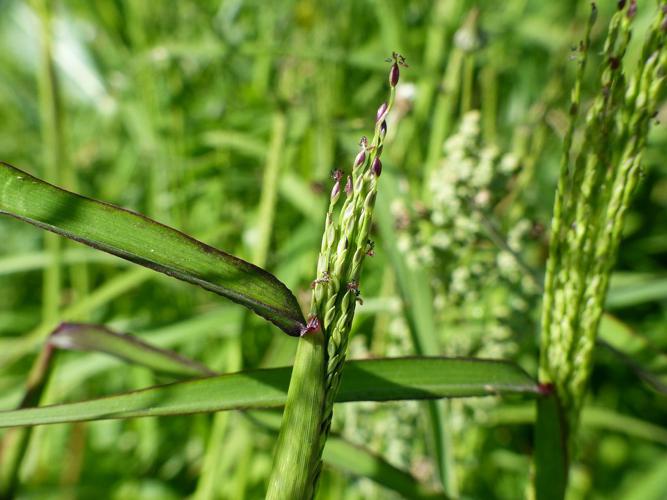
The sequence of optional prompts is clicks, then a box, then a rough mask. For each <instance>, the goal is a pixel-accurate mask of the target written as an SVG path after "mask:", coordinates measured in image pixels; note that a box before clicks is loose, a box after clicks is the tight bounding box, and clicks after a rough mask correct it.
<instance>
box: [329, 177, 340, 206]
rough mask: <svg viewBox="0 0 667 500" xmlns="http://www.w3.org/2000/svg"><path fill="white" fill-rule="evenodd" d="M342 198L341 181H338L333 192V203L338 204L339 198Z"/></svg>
mask: <svg viewBox="0 0 667 500" xmlns="http://www.w3.org/2000/svg"><path fill="white" fill-rule="evenodd" d="M339 196H340V180H337V181H336V183H335V184H334V187H333V189H332V190H331V203H336V202H337V201H338V197H339Z"/></svg>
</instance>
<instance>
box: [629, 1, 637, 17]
mask: <svg viewBox="0 0 667 500" xmlns="http://www.w3.org/2000/svg"><path fill="white" fill-rule="evenodd" d="M636 13H637V0H630V5H629V6H628V19H632V18H633V17H635V14H636Z"/></svg>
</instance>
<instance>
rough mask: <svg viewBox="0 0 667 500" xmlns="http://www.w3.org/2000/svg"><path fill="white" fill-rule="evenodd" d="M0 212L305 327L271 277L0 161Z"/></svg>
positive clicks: (286, 325)
mask: <svg viewBox="0 0 667 500" xmlns="http://www.w3.org/2000/svg"><path fill="white" fill-rule="evenodd" d="M0 214H4V215H10V216H12V217H15V218H17V219H19V220H23V221H25V222H29V223H30V224H34V225H35V226H37V227H40V228H42V229H46V230H48V231H52V232H54V233H57V234H59V235H61V236H65V237H67V238H70V239H72V240H75V241H79V242H81V243H84V244H86V245H89V246H91V247H93V248H97V249H99V250H103V251H105V252H108V253H111V254H113V255H117V256H119V257H122V258H123V259H126V260H129V261H132V262H135V263H137V264H141V265H143V266H146V267H149V268H151V269H154V270H156V271H159V272H162V273H165V274H168V275H169V276H173V277H175V278H178V279H180V280H183V281H187V282H189V283H193V284H196V285H199V286H201V287H203V288H205V289H207V290H210V291H212V292H215V293H217V294H220V295H223V296H225V297H227V298H229V299H231V300H233V301H235V302H238V303H239V304H242V305H244V306H245V307H247V308H249V309H251V310H252V311H254V312H255V313H257V314H259V315H260V316H262V317H264V318H266V319H267V320H269V321H271V322H272V323H274V324H276V325H277V326H278V327H280V328H281V329H283V330H284V331H285V332H286V333H288V334H290V335H298V334H299V332H300V330H301V327H302V325H303V324H304V323H305V321H304V319H303V315H302V314H301V310H300V308H299V305H298V303H297V301H296V298H295V297H294V295H293V294H292V292H290V290H289V289H288V288H287V287H286V286H285V285H284V284H283V283H281V282H280V281H278V279H277V278H276V277H275V276H273V275H272V274H270V273H268V272H266V271H264V270H263V269H260V268H259V267H257V266H254V265H252V264H250V263H248V262H245V261H243V260H241V259H238V258H236V257H234V256H232V255H229V254H226V253H224V252H221V251H220V250H217V249H215V248H213V247H210V246H208V245H206V244H204V243H202V242H200V241H197V240H195V239H194V238H191V237H190V236H187V235H185V234H183V233H181V232H179V231H177V230H175V229H172V228H169V227H167V226H165V225H163V224H160V223H158V222H156V221H153V220H151V219H148V218H146V217H144V216H142V215H139V214H137V213H134V212H131V211H129V210H125V209H122V208H119V207H116V206H114V205H110V204H108V203H102V202H99V201H95V200H91V199H89V198H86V197H83V196H80V195H77V194H74V193H70V192H68V191H65V190H63V189H60V188H58V187H56V186H53V185H51V184H48V183H46V182H44V181H41V180H39V179H37V178H35V177H33V176H31V175H29V174H27V173H25V172H22V171H21V170H18V169H17V168H14V167H12V166H11V165H8V164H6V163H0Z"/></svg>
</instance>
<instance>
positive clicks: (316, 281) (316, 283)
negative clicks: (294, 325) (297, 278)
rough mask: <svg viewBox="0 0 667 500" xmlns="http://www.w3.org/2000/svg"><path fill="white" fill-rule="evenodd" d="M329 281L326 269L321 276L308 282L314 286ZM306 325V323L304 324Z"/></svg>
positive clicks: (311, 286)
mask: <svg viewBox="0 0 667 500" xmlns="http://www.w3.org/2000/svg"><path fill="white" fill-rule="evenodd" d="M329 281H331V278H330V277H329V273H328V272H326V271H323V272H322V277H321V278H317V279H315V280H313V282H312V283H311V284H310V288H315V287H316V286H317V285H320V284H323V283H329ZM306 326H308V325H306Z"/></svg>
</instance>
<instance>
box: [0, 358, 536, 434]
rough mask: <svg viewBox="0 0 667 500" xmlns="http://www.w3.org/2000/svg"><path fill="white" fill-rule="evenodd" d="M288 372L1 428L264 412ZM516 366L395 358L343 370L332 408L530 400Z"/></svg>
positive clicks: (99, 402) (53, 413)
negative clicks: (521, 396)
mask: <svg viewBox="0 0 667 500" xmlns="http://www.w3.org/2000/svg"><path fill="white" fill-rule="evenodd" d="M290 370H291V369H290V368H287V367H286V368H272V369H266V370H249V371H244V372H239V373H233V374H228V375H222V376H219V377H211V378H205V379H200V380H194V381H188V382H179V383H175V384H169V385H163V386H156V387H151V388H148V389H144V390H141V391H136V392H130V393H125V394H120V395H116V396H111V397H107V398H102V399H95V400H91V401H84V402H79V403H69V404H62V405H53V406H46V407H42V408H29V409H23V410H14V411H5V412H0V427H15V426H25V425H39V424H55V423H59V422H75V421H85V420H100V419H110V418H132V417H142V416H161V415H183V414H190V413H203V412H212V411H221V410H237V409H249V408H269V407H278V406H282V405H283V404H284V403H285V398H286V394H287V387H288V384H289V378H290ZM537 390H538V389H537V386H536V384H535V382H534V381H533V380H532V379H531V378H530V377H529V376H528V374H526V373H525V372H524V371H523V370H522V369H521V368H519V367H518V366H516V365H514V364H512V363H508V362H504V361H496V360H478V359H463V358H439V357H436V358H394V359H378V360H367V361H349V362H347V363H346V366H345V370H344V374H343V382H342V387H341V390H340V392H339V393H338V398H337V400H338V402H348V401H394V400H408V399H439V398H446V397H468V396H489V395H500V394H511V393H527V394H536V393H537Z"/></svg>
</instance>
